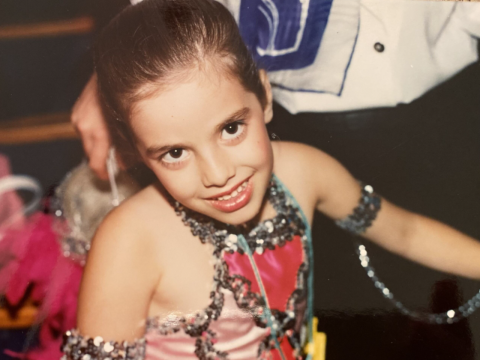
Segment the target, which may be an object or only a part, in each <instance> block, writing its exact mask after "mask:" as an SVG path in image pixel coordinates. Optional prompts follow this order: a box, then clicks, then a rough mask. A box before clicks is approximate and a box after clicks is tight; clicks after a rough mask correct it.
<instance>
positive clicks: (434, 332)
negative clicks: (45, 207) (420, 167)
mask: <svg viewBox="0 0 480 360" xmlns="http://www.w3.org/2000/svg"><path fill="white" fill-rule="evenodd" d="M125 3H126V2H125V1H123V0H122V1H120V0H118V1H113V0H97V1H94V0H91V1H85V0H42V1H38V0H22V1H19V0H2V1H0V27H2V26H8V25H15V24H16V25H18V24H31V23H39V22H49V21H56V20H66V19H72V18H75V17H78V16H83V15H88V16H92V17H93V18H94V19H95V22H96V28H97V29H99V28H101V27H102V26H103V24H105V23H106V22H107V21H108V19H109V18H110V17H111V16H112V15H113V14H115V12H116V11H118V9H120V8H121V7H122V6H124V5H125ZM94 36H95V32H92V33H90V34H81V35H68V36H48V37H33V38H28V39H23V38H22V39H1V38H0V123H1V122H2V121H11V120H13V119H17V118H21V117H25V116H33V115H42V114H50V113H56V112H64V111H65V112H68V111H69V110H70V109H71V107H72V106H73V104H74V102H75V99H76V98H77V96H78V95H79V93H80V91H81V89H82V88H83V85H84V84H85V82H86V81H87V79H88V77H89V76H90V74H91V71H92V65H91V57H90V52H89V50H90V46H91V44H92V41H93V38H94ZM477 80H478V81H476V84H480V77H479V78H478V79H477ZM479 86H480V85H479ZM478 101H480V98H479V99H478ZM273 121H275V118H274V120H273ZM478 121H480V114H479V116H478ZM0 153H3V154H6V155H7V156H8V157H9V158H10V161H11V164H12V171H13V173H15V174H28V175H30V176H33V177H35V178H37V179H38V180H39V181H40V182H41V184H42V186H43V187H44V189H45V191H47V190H48V189H50V188H51V187H52V186H54V185H55V184H57V183H58V182H59V181H60V180H61V179H62V178H63V176H64V175H65V174H66V173H67V172H68V171H69V170H70V169H72V168H73V167H74V166H75V165H77V164H78V163H79V162H80V161H81V160H82V157H83V151H82V147H81V143H80V141H79V140H78V139H73V140H72V139H70V140H68V139H64V140H56V141H50V142H36V143H22V144H15V145H6V144H0ZM479 160H480V159H479ZM398 166H405V164H399V165H398ZM460 186H461V185H460ZM479 206H480V205H479ZM458 211H459V212H461V211H462V209H458ZM331 226H333V225H332V224H331V222H329V221H326V220H324V219H321V220H319V221H318V222H317V223H316V227H315V231H314V240H315V297H316V300H315V309H316V312H317V314H318V315H319V317H320V325H319V328H320V329H321V330H322V331H325V332H326V333H327V339H328V346H327V359H328V360H334V359H347V358H352V357H353V356H355V358H358V359H427V360H430V359H432V360H433V359H458V360H460V359H480V354H479V352H480V314H479V313H475V314H474V315H473V316H471V317H470V318H469V319H468V320H465V321H462V322H461V323H459V324H455V325H441V326H439V325H426V324H423V323H419V322H416V321H413V320H411V319H408V318H407V317H405V316H403V315H401V314H399V313H398V312H397V311H396V310H395V308H394V307H393V306H392V305H391V304H390V303H389V302H387V301H386V300H385V299H384V298H383V296H381V294H380V293H379V292H378V291H377V290H376V289H375V288H374V286H373V284H372V283H371V281H370V280H369V279H368V278H367V276H366V275H365V273H364V271H363V269H362V268H361V267H360V265H359V261H358V259H357V256H356V254H355V251H354V250H355V249H354V246H353V241H352V240H353V239H352V238H351V237H350V236H349V235H344V236H343V237H340V238H338V239H326V238H324V237H323V236H322V233H323V230H324V229H325V228H328V227H331ZM475 226H477V227H478V228H480V221H479V222H477V223H476V224H475ZM367 249H368V250H369V255H370V258H371V259H372V265H373V266H374V267H375V268H376V269H377V271H378V272H379V275H380V276H381V278H382V279H383V280H384V281H385V283H386V284H387V286H388V287H389V288H390V289H391V290H392V291H393V293H394V294H396V296H398V297H399V299H400V300H401V301H402V302H403V303H404V304H405V305H407V306H409V307H410V308H412V309H416V310H419V309H423V310H427V311H446V310H448V309H451V308H455V307H457V306H459V305H460V304H461V302H462V301H464V300H467V299H469V298H470V297H471V296H473V295H474V294H475V293H476V292H477V291H478V289H479V287H480V283H479V282H475V281H469V280H465V279H458V278H455V277H450V276H447V275H445V274H441V273H438V272H435V271H432V270H429V269H425V268H423V267H421V266H418V265H416V264H412V263H410V262H408V261H405V260H403V259H400V258H399V257H397V256H395V255H392V254H389V253H387V252H385V251H383V250H382V249H379V248H378V247H376V246H374V245H370V244H367ZM25 334H26V330H17V331H7V330H1V331H0V349H1V348H2V347H3V348H7V347H8V348H11V349H16V350H20V349H21V348H22V342H23V336H24V335H25ZM3 357H4V355H2V354H0V359H2V358H3Z"/></svg>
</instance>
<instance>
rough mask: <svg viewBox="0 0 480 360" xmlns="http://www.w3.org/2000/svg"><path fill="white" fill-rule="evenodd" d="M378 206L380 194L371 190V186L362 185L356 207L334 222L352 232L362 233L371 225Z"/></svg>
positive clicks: (379, 204) (379, 205)
mask: <svg viewBox="0 0 480 360" xmlns="http://www.w3.org/2000/svg"><path fill="white" fill-rule="evenodd" d="M380 207H381V198H380V196H378V195H377V194H375V193H374V192H373V187H371V186H370V185H364V186H363V187H362V195H361V197H360V200H359V201H358V205H357V207H356V208H355V209H353V212H352V213H351V214H350V215H348V216H347V217H345V218H343V219H340V220H337V221H335V224H337V225H338V226H339V227H341V228H342V229H344V230H347V231H349V232H351V233H352V234H355V235H360V234H363V233H364V232H365V231H366V230H367V229H368V228H369V227H370V226H371V225H372V222H373V220H375V218H376V217H377V213H378V212H379V211H380Z"/></svg>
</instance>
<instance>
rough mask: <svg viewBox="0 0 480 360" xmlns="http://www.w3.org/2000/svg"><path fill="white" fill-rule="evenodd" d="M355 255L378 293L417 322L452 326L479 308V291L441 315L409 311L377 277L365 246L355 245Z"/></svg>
mask: <svg viewBox="0 0 480 360" xmlns="http://www.w3.org/2000/svg"><path fill="white" fill-rule="evenodd" d="M356 247H357V255H358V259H359V260H360V265H362V267H363V268H364V269H365V272H366V273H367V276H368V277H369V278H370V279H371V280H372V282H373V283H374V284H375V287H376V288H377V289H378V290H379V291H380V293H381V294H382V295H383V296H384V297H385V298H386V299H388V300H389V301H390V302H391V303H392V304H393V305H395V307H396V308H397V309H398V310H400V312H401V313H402V314H404V315H407V316H410V317H411V318H414V319H415V320H418V321H423V322H427V323H431V324H453V323H456V322H458V321H460V320H462V319H464V318H466V317H468V316H470V315H472V314H473V313H474V312H475V311H476V310H478V309H479V308H480V290H479V291H478V292H477V293H476V294H475V295H474V296H472V297H471V298H470V300H468V301H467V302H465V303H464V304H463V305H462V306H459V307H458V308H456V309H450V310H448V311H445V312H443V313H436V314H435V313H427V312H422V311H415V310H410V309H408V308H407V307H405V305H403V303H402V302H400V301H399V300H397V299H396V298H395V296H394V295H393V293H392V291H391V290H390V289H389V288H388V287H386V286H385V283H384V282H383V281H382V280H380V278H379V277H378V276H377V274H376V271H375V269H374V268H373V266H372V265H370V258H369V257H368V253H367V249H366V248H365V245H363V244H361V243H357V245H356Z"/></svg>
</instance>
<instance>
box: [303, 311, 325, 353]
mask: <svg viewBox="0 0 480 360" xmlns="http://www.w3.org/2000/svg"><path fill="white" fill-rule="evenodd" d="M312 322H313V324H312V327H313V329H312V331H313V343H311V342H310V343H308V344H307V345H306V346H305V352H306V353H307V354H309V355H312V359H313V360H325V351H326V348H327V334H325V333H323V332H318V331H317V325H318V319H317V318H316V317H314V318H313V321H312Z"/></svg>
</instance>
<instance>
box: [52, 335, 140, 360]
mask: <svg viewBox="0 0 480 360" xmlns="http://www.w3.org/2000/svg"><path fill="white" fill-rule="evenodd" d="M145 344H146V342H145V339H144V338H142V339H140V340H135V341H131V342H127V341H122V342H116V341H105V340H103V338H102V337H100V336H97V337H95V338H89V337H84V336H82V335H80V334H79V333H78V331H77V330H70V331H67V332H66V333H65V334H64V335H63V343H62V347H61V350H62V352H63V356H62V358H61V360H107V359H110V360H111V359H115V360H143V359H144V358H145Z"/></svg>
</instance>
